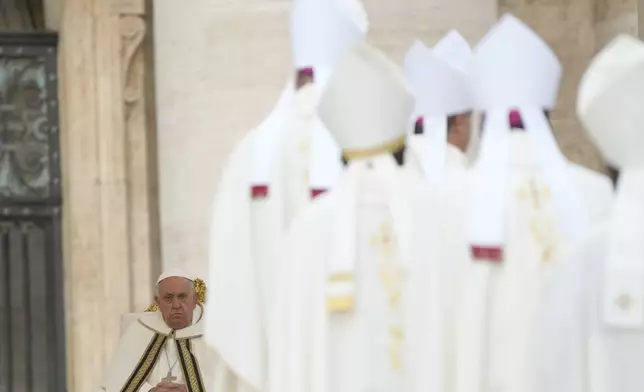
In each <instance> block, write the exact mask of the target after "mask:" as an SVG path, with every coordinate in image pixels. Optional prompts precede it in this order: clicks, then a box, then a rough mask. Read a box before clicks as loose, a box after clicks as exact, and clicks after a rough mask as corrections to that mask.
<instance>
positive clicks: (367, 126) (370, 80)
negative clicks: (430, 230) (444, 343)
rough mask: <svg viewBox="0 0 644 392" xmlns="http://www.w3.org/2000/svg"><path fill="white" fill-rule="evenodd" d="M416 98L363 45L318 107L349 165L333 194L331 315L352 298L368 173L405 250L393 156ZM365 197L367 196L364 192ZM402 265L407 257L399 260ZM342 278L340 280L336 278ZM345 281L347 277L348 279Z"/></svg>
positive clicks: (340, 68)
mask: <svg viewBox="0 0 644 392" xmlns="http://www.w3.org/2000/svg"><path fill="white" fill-rule="evenodd" d="M413 105H414V97H413V94H412V93H411V91H410V88H409V86H408V85H407V83H406V80H405V76H404V74H403V72H402V70H401V69H399V67H398V66H396V65H395V64H394V63H392V62H391V61H390V60H389V59H388V58H387V57H385V55H384V54H382V53H381V52H379V51H378V50H376V49H374V48H372V47H371V46H369V45H367V44H366V43H364V42H361V43H358V44H356V45H354V46H353V47H352V48H351V50H350V51H349V52H348V53H347V54H346V55H345V56H344V57H343V58H342V59H341V60H340V62H339V63H338V65H337V66H336V68H335V69H334V71H333V73H332V76H331V79H330V80H329V83H328V85H327V88H326V90H325V91H324V93H323V96H322V100H321V102H320V108H319V115H320V119H321V120H322V121H323V122H324V123H325V124H326V126H327V127H328V129H329V130H330V131H331V133H332V134H333V136H334V138H335V139H336V140H337V142H338V144H339V145H340V147H341V148H342V151H343V156H344V157H345V158H346V159H349V160H350V163H349V168H348V170H347V173H346V175H345V176H344V178H343V179H342V181H340V183H339V185H338V186H337V187H336V188H335V189H334V196H335V198H334V201H335V203H336V204H335V208H334V214H335V217H334V227H333V231H332V232H333V239H332V241H333V243H332V244H331V250H330V252H331V256H330V266H329V280H328V282H329V286H328V292H327V295H328V297H327V305H328V306H329V307H330V309H329V310H331V311H337V310H342V308H343V307H349V306H352V305H351V304H352V303H353V297H354V294H355V287H354V279H353V278H352V277H353V276H354V273H355V267H356V266H355V262H356V260H355V257H356V230H357V222H356V219H357V214H356V207H357V203H358V198H359V193H360V188H359V185H358V184H360V183H361V179H362V178H363V177H362V176H363V174H365V173H366V172H369V173H370V175H371V178H373V176H378V177H379V179H380V180H382V182H383V183H385V184H387V186H386V187H384V189H386V190H385V191H384V192H385V193H386V194H384V195H379V196H382V197H383V200H384V202H385V203H386V205H387V207H388V209H389V210H390V212H391V215H392V222H393V229H394V232H395V234H396V238H398V241H397V244H398V247H399V251H400V252H403V253H404V251H405V250H406V249H408V248H407V247H406V243H405V241H406V240H407V239H408V238H409V236H408V235H407V231H406V230H408V229H409V225H410V224H409V222H410V216H409V204H410V203H409V202H408V201H407V197H408V196H409V195H407V194H406V192H405V191H406V189H405V188H403V187H401V186H400V184H399V183H398V181H399V175H398V170H399V168H398V167H397V165H396V163H395V161H394V159H393V157H392V156H391V153H392V152H394V151H396V150H399V149H400V148H401V147H402V146H403V145H404V142H405V136H406V131H405V124H406V123H407V120H408V118H409V116H410V115H411V113H412V109H413ZM367 191H368V190H367ZM401 258H402V259H403V260H404V259H405V255H404V254H403V255H401ZM340 277H344V278H342V279H341V278H340ZM346 277H351V278H350V279H346Z"/></svg>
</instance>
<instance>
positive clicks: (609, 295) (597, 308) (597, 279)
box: [560, 169, 644, 392]
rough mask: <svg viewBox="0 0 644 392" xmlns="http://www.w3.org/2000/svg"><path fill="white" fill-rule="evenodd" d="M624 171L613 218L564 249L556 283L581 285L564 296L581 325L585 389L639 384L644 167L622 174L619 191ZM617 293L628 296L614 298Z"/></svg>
mask: <svg viewBox="0 0 644 392" xmlns="http://www.w3.org/2000/svg"><path fill="white" fill-rule="evenodd" d="M625 174H626V173H622V176H621V179H620V180H621V181H622V182H621V183H620V184H619V187H620V188H621V189H620V190H619V191H618V192H619V193H620V194H618V196H617V198H618V201H617V202H616V204H615V212H614V215H613V220H612V221H611V222H610V223H606V224H604V225H600V226H597V227H596V228H595V230H593V231H592V232H591V233H589V234H588V235H587V236H585V237H584V238H583V239H582V240H581V241H579V242H578V244H577V246H575V247H574V249H572V250H571V252H570V254H569V259H570V264H571V267H570V268H568V269H567V270H566V271H565V274H562V278H561V279H560V280H561V282H562V286H565V285H568V284H569V283H568V282H571V281H572V282H574V281H578V284H579V285H581V286H582V291H581V292H580V293H579V294H578V295H577V296H576V297H571V298H572V299H571V300H569V301H570V302H571V303H573V304H574V306H575V309H574V314H575V316H576V317H577V321H578V323H580V324H582V325H583V326H584V329H583V335H582V336H581V338H582V339H583V340H584V343H585V344H586V346H585V350H584V352H585V353H587V354H588V355H587V357H586V358H585V359H586V360H587V361H586V363H585V365H586V366H587V369H586V374H587V383H588V389H587V390H588V391H590V392H613V391H620V392H636V391H641V390H642V386H643V385H644V372H642V362H643V361H644V322H643V318H642V316H643V313H644V306H642V304H643V301H644V258H642V255H643V254H644V251H643V249H644V244H642V240H641V232H642V230H641V229H640V227H641V225H642V220H643V219H644V199H643V198H642V197H644V171H642V170H641V169H640V170H639V173H638V174H635V176H634V177H630V178H629V179H628V181H629V184H628V188H629V189H628V192H629V193H630V194H629V195H624V194H621V193H622V190H623V189H624V188H625V184H624V182H625V181H627V179H626V175H625ZM624 196H627V197H628V198H629V199H628V200H626V199H624ZM629 203H631V204H630V205H629ZM632 203H634V204H632ZM630 207H632V208H630ZM611 241H613V242H612V244H613V246H616V247H617V248H614V249H615V251H614V252H615V253H614V254H613V257H614V256H617V257H618V259H611V254H610V252H609V249H610V246H611ZM611 260H612V261H611ZM613 263H614V264H613ZM621 293H624V294H626V295H628V298H620V297H621ZM620 300H627V302H625V303H622V302H620Z"/></svg>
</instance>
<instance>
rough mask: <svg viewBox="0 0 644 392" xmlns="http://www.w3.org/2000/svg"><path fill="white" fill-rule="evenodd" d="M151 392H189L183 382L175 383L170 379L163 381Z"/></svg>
mask: <svg viewBox="0 0 644 392" xmlns="http://www.w3.org/2000/svg"><path fill="white" fill-rule="evenodd" d="M150 392H188V388H187V387H186V386H185V385H183V384H175V383H173V382H170V381H161V382H160V383H158V384H157V386H156V387H154V388H152V389H151V390H150Z"/></svg>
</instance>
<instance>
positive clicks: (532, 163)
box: [456, 130, 613, 392]
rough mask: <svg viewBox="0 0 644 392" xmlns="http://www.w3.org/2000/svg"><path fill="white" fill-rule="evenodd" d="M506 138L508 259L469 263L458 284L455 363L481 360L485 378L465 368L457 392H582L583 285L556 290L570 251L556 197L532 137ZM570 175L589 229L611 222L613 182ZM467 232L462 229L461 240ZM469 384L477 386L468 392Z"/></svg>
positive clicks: (577, 170)
mask: <svg viewBox="0 0 644 392" xmlns="http://www.w3.org/2000/svg"><path fill="white" fill-rule="evenodd" d="M509 137H510V151H511V155H510V170H509V177H508V183H507V185H506V205H505V211H506V214H505V227H506V229H505V230H506V240H505V246H504V248H503V253H504V257H503V260H502V261H501V262H499V263H498V264H496V263H495V262H492V261H483V260H481V261H471V262H469V263H467V266H466V269H465V270H464V273H463V275H462V276H461V277H459V281H460V287H461V297H460V299H459V302H460V305H459V307H458V316H457V321H456V325H457V327H458V329H459V331H458V333H457V335H458V336H459V338H458V339H459V340H458V342H457V346H458V348H457V355H458V358H457V360H458V361H459V362H463V360H467V361H468V362H470V361H469V359H471V358H474V357H476V356H480V358H481V361H482V364H481V365H480V366H481V367H482V368H483V369H484V370H482V372H483V373H484V374H485V376H484V377H483V379H482V380H481V381H480V382H475V381H473V380H472V379H471V378H468V377H466V375H467V374H468V373H467V371H468V370H466V369H468V368H467V367H463V365H460V368H459V369H460V371H459V373H457V375H456V377H457V380H456V381H458V384H459V385H461V387H459V388H457V391H459V392H460V391H465V390H467V389H472V388H477V390H478V391H481V392H492V391H521V392H545V391H550V392H560V391H566V392H583V391H584V389H583V381H584V375H583V367H582V366H581V363H582V362H583V361H581V360H580V355H583V353H582V350H583V342H581V341H580V340H579V339H578V336H579V332H580V328H582V326H581V325H579V324H578V320H577V319H576V318H575V316H574V315H573V314H572V313H571V312H572V310H573V309H574V306H572V302H571V301H572V300H571V301H569V300H568V299H569V298H573V297H574V296H575V295H576V292H577V290H578V289H579V286H578V285H577V286H575V285H574V283H575V282H571V284H570V285H569V286H568V287H563V288H562V286H561V284H559V283H558V280H559V279H561V278H560V277H559V275H560V272H559V271H561V270H562V269H566V268H568V266H567V265H566V263H567V261H566V257H565V255H567V253H568V252H569V248H570V246H571V245H572V244H571V243H568V242H566V241H565V240H564V239H563V238H562V237H561V236H559V235H558V227H557V221H556V219H555V216H556V212H555V210H554V205H553V202H552V198H551V192H550V190H549V188H548V187H547V186H546V185H545V184H546V182H545V181H544V178H543V172H542V171H541V170H540V169H539V164H538V161H537V160H536V159H535V156H534V147H533V146H532V145H531V141H530V140H531V139H530V137H529V135H528V134H527V133H526V132H524V131H519V130H516V131H512V132H511V134H510V136H509ZM568 174H569V178H570V181H572V183H573V185H574V186H575V188H576V189H577V190H578V192H579V194H580V195H583V202H584V204H585V205H584V207H585V210H586V211H587V212H588V213H589V216H590V222H591V223H597V222H602V221H604V220H606V219H607V218H608V217H609V213H610V209H611V205H612V200H613V198H612V187H611V184H610V182H609V180H608V179H607V178H606V177H605V176H602V175H600V174H598V173H594V172H592V171H590V170H588V169H585V168H582V167H581V166H578V165H575V164H573V163H570V164H569V165H568ZM464 201H466V202H467V198H464ZM466 206H467V204H465V205H464V206H463V209H467V208H466ZM465 233H466V229H465V227H463V228H462V238H466V234H465ZM462 244H463V245H467V241H466V240H462ZM486 276H487V277H486ZM482 282H486V283H482ZM473 337H475V338H474V339H475V340H470V339H473ZM481 349H482V350H483V351H479V350H481ZM475 371H476V372H477V373H478V372H479V371H481V370H475ZM469 381H472V382H475V386H472V385H470V386H469V387H464V386H466V385H468V382H469Z"/></svg>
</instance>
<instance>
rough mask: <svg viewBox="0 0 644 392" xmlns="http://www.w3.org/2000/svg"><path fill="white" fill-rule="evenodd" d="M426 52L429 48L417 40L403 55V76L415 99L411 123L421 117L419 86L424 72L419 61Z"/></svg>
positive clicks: (420, 91)
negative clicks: (405, 77)
mask: <svg viewBox="0 0 644 392" xmlns="http://www.w3.org/2000/svg"><path fill="white" fill-rule="evenodd" d="M427 50H429V48H428V47H427V46H426V45H425V44H424V43H422V42H421V41H419V40H415V41H414V43H413V44H412V45H411V46H410V47H409V49H408V50H407V53H406V54H405V61H404V68H405V76H407V81H408V82H409V84H410V86H411V89H412V91H413V93H414V99H415V106H414V112H413V115H412V121H416V120H420V119H421V117H422V115H423V113H422V111H421V108H420V94H421V93H422V90H421V89H420V86H421V81H422V75H423V72H424V70H423V67H422V65H421V59H422V56H423V55H424V54H425V52H426V51H427Z"/></svg>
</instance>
